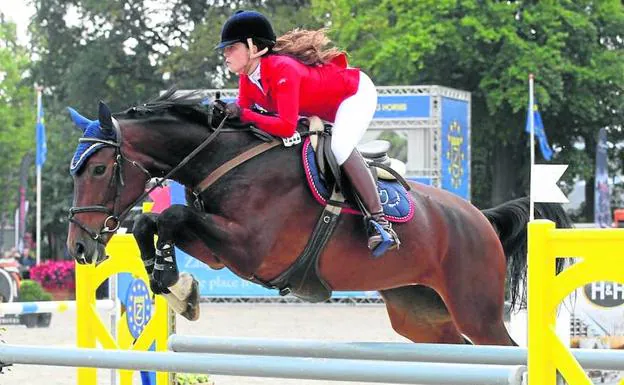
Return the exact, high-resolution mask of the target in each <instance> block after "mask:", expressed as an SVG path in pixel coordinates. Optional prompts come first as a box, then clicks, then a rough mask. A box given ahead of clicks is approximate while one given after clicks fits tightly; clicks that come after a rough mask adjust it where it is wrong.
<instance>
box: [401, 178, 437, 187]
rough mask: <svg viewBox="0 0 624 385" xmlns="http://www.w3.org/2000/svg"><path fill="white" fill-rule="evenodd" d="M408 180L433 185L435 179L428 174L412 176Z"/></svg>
mask: <svg viewBox="0 0 624 385" xmlns="http://www.w3.org/2000/svg"><path fill="white" fill-rule="evenodd" d="M407 180H411V181H414V182H418V183H420V184H425V185H427V186H431V185H432V184H433V180H432V179H431V177H428V176H410V177H408V178H407Z"/></svg>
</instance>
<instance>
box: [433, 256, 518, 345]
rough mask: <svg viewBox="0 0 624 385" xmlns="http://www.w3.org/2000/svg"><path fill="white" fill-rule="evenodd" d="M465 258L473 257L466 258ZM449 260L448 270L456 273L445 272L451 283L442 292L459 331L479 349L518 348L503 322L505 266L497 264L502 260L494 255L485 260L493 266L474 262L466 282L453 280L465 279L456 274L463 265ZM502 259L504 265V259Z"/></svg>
mask: <svg viewBox="0 0 624 385" xmlns="http://www.w3.org/2000/svg"><path fill="white" fill-rule="evenodd" d="M463 258H470V257H467V256H465V255H464V256H463ZM447 259H449V263H448V265H447V266H448V267H449V268H451V269H452V270H449V271H445V274H446V277H449V279H447V280H446V281H445V285H444V286H445V287H443V288H439V289H440V294H441V296H442V297H443V298H444V302H445V303H446V305H447V307H448V310H449V312H450V313H451V316H452V317H453V320H454V321H455V325H457V328H458V329H459V331H460V332H461V333H462V334H464V335H465V336H466V337H468V338H469V339H470V341H472V342H473V343H475V344H478V345H503V346H516V345H517V344H516V343H515V342H514V341H513V339H512V338H511V337H510V336H509V333H508V332H507V328H506V327H505V323H504V321H503V312H504V305H505V304H504V302H505V299H504V292H505V265H504V262H503V263H500V264H498V263H495V261H497V259H498V257H497V256H495V255H492V254H490V255H489V256H488V258H487V259H484V261H491V262H490V263H478V262H479V261H478V259H477V258H473V259H472V261H473V262H472V263H473V265H472V266H471V269H470V270H471V274H469V275H468V276H465V277H462V279H450V277H459V276H461V274H460V272H458V271H457V270H456V269H457V268H458V267H457V266H461V264H458V263H455V264H453V263H452V261H451V260H450V258H448V257H447ZM500 259H501V261H504V256H500ZM464 273H466V270H464Z"/></svg>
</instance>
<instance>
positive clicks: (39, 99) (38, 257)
mask: <svg viewBox="0 0 624 385" xmlns="http://www.w3.org/2000/svg"><path fill="white" fill-rule="evenodd" d="M35 90H37V119H39V111H41V92H42V90H43V88H42V87H39V86H35ZM35 137H37V140H39V139H38V135H36V134H35ZM37 145H39V144H37ZM35 244H36V245H37V248H36V250H37V251H36V263H37V265H38V264H39V263H40V262H41V165H40V164H37V235H36V239H35Z"/></svg>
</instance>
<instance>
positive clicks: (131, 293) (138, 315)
mask: <svg viewBox="0 0 624 385" xmlns="http://www.w3.org/2000/svg"><path fill="white" fill-rule="evenodd" d="M153 309H154V306H153V303H152V299H151V298H150V294H149V290H148V289H147V285H146V284H145V282H143V280H142V279H135V280H133V281H132V282H131V283H130V286H129V287H128V293H127V294H126V319H127V321H128V330H130V334H132V336H133V337H134V338H139V336H140V335H141V332H143V329H145V326H146V325H147V323H148V322H149V320H150V319H151V318H152V311H153Z"/></svg>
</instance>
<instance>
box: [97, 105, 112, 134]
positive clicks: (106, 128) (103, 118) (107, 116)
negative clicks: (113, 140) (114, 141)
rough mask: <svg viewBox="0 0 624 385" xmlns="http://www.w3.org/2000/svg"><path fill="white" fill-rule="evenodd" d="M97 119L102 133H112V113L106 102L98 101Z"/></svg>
mask: <svg viewBox="0 0 624 385" xmlns="http://www.w3.org/2000/svg"><path fill="white" fill-rule="evenodd" d="M98 119H99V120H100V127H101V128H102V132H103V133H104V134H107V135H111V134H112V133H113V115H112V113H111V110H110V108H108V106H107V105H106V103H104V102H102V101H100V108H99V111H98Z"/></svg>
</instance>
